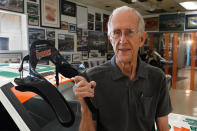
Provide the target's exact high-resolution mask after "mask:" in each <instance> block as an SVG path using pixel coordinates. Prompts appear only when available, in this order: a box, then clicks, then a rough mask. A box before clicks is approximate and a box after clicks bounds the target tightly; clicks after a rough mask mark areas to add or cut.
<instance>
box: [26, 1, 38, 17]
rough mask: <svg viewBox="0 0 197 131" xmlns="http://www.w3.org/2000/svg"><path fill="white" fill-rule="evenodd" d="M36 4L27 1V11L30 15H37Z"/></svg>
mask: <svg viewBox="0 0 197 131" xmlns="http://www.w3.org/2000/svg"><path fill="white" fill-rule="evenodd" d="M38 11H39V10H38V4H34V3H30V2H27V13H28V14H30V15H39V14H38Z"/></svg>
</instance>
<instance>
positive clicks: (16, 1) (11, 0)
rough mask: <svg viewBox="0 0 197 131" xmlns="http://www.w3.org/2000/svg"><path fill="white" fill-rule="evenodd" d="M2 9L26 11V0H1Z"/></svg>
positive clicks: (0, 7) (0, 6)
mask: <svg viewBox="0 0 197 131" xmlns="http://www.w3.org/2000/svg"><path fill="white" fill-rule="evenodd" d="M0 9H4V10H9V11H14V12H19V13H24V0H0Z"/></svg>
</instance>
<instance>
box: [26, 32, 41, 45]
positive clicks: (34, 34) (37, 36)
mask: <svg viewBox="0 0 197 131" xmlns="http://www.w3.org/2000/svg"><path fill="white" fill-rule="evenodd" d="M28 35H29V44H30V45H31V44H32V43H33V42H35V41H37V40H45V29H39V28H29V29H28Z"/></svg>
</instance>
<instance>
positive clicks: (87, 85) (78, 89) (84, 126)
mask: <svg viewBox="0 0 197 131" xmlns="http://www.w3.org/2000/svg"><path fill="white" fill-rule="evenodd" d="M95 86H96V82H95V81H91V82H88V81H87V80H86V79H85V78H84V77H82V76H76V77H75V85H74V87H73V92H74V94H75V96H76V97H77V99H78V100H79V102H80V104H81V112H82V115H81V123H80V126H79V131H96V121H93V120H92V112H91V111H90V110H89V108H88V106H87V104H86V102H85V100H84V98H85V97H94V87H95Z"/></svg>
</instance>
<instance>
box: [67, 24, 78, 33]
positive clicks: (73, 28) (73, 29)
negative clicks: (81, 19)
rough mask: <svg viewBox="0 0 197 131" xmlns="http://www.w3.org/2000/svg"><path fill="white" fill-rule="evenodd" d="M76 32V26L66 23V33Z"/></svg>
mask: <svg viewBox="0 0 197 131" xmlns="http://www.w3.org/2000/svg"><path fill="white" fill-rule="evenodd" d="M76 31H77V25H76V24H72V23H68V32H71V33H76Z"/></svg>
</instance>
